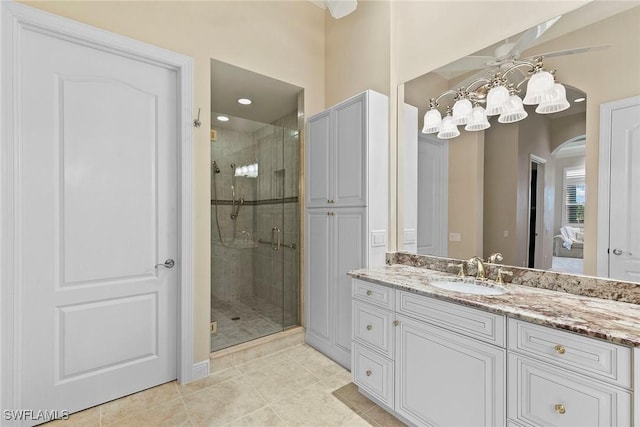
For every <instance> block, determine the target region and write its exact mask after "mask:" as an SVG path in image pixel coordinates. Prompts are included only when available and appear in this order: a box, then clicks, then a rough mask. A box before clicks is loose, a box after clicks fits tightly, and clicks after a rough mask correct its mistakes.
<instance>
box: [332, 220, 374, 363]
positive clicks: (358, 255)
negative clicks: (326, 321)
mask: <svg viewBox="0 0 640 427" xmlns="http://www.w3.org/2000/svg"><path fill="white" fill-rule="evenodd" d="M331 212H333V213H334V215H331V216H330V218H332V220H331V221H332V226H333V227H334V228H333V235H334V239H335V240H334V242H335V243H334V244H332V250H333V251H334V252H333V259H334V262H335V264H334V265H335V270H334V271H333V273H334V277H333V278H334V280H333V284H334V286H335V287H334V294H333V295H334V296H333V297H332V306H333V307H334V308H335V312H334V316H333V318H334V321H335V348H336V352H337V354H338V356H337V359H336V361H337V362H338V363H340V364H341V365H343V366H345V367H347V368H350V366H351V277H350V276H348V275H347V271H349V270H356V269H358V268H363V267H366V255H365V246H366V245H365V243H366V239H365V208H340V209H334V210H332V211H331Z"/></svg>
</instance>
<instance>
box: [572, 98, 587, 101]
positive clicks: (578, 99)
mask: <svg viewBox="0 0 640 427" xmlns="http://www.w3.org/2000/svg"><path fill="white" fill-rule="evenodd" d="M586 99H587V98H576V99H574V100H573V102H584V101H585V100H586Z"/></svg>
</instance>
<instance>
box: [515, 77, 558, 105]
mask: <svg viewBox="0 0 640 427" xmlns="http://www.w3.org/2000/svg"><path fill="white" fill-rule="evenodd" d="M553 85H554V81H553V76H552V75H551V73H549V72H547V71H538V72H537V73H535V74H534V75H532V76H531V78H530V79H529V82H528V83H527V94H526V96H525V97H524V99H523V100H522V102H523V103H524V104H526V105H535V104H540V103H541V102H544V101H547V100H549V99H551V98H552V97H553V96H554V94H555V91H554V89H553Z"/></svg>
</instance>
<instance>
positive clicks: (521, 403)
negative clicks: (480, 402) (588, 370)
mask: <svg viewBox="0 0 640 427" xmlns="http://www.w3.org/2000/svg"><path fill="white" fill-rule="evenodd" d="M631 412H632V409H631V394H630V393H629V392H628V391H626V390H622V389H620V388H618V387H613V386H610V385H608V384H605V383H602V382H600V381H595V380H591V379H588V378H586V377H585V376H583V375H578V374H574V373H571V372H569V371H567V370H564V369H561V368H556V367H553V366H551V365H549V364H546V363H541V362H537V361H534V360H531V359H528V358H526V357H522V356H519V355H516V354H513V353H511V354H509V418H512V419H514V420H516V421H518V422H519V423H521V424H523V425H526V426H537V427H545V426H556V427H565V426H566V427H569V426H581V427H582V426H584V427H604V426H629V425H631Z"/></svg>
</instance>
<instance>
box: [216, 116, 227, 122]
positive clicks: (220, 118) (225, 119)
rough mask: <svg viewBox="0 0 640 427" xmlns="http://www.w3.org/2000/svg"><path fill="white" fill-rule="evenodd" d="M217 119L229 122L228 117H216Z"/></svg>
mask: <svg viewBox="0 0 640 427" xmlns="http://www.w3.org/2000/svg"><path fill="white" fill-rule="evenodd" d="M216 119H217V120H218V121H220V122H228V121H229V117H227V116H218V117H216Z"/></svg>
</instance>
